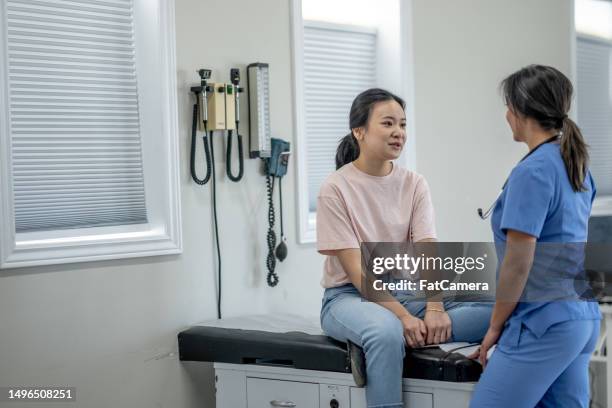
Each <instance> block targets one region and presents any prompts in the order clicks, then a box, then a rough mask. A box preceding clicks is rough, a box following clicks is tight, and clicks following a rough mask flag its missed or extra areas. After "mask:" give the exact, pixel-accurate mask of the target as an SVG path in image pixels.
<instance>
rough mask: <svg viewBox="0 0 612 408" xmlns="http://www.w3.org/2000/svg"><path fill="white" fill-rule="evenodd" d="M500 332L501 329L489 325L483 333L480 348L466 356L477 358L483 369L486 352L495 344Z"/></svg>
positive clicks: (485, 364) (485, 363)
mask: <svg viewBox="0 0 612 408" xmlns="http://www.w3.org/2000/svg"><path fill="white" fill-rule="evenodd" d="M501 333H502V331H501V330H500V329H494V328H492V327H490V326H489V330H487V334H485V337H484V339H483V340H482V344H481V345H480V349H478V350H477V351H476V352H474V353H472V354H470V355H469V356H468V358H478V360H479V361H480V364H482V369H483V370H484V368H485V367H486V366H487V353H488V352H489V349H490V348H491V347H493V346H494V345H495V344H497V340H499V336H501Z"/></svg>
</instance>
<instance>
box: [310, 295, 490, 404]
mask: <svg viewBox="0 0 612 408" xmlns="http://www.w3.org/2000/svg"><path fill="white" fill-rule="evenodd" d="M398 300H399V301H400V302H401V303H402V305H403V306H404V307H405V308H406V310H408V311H409V312H410V313H411V314H412V315H413V316H417V317H419V318H423V316H424V314H425V307H426V303H425V302H423V301H414V300H412V299H410V298H403V299H398ZM444 307H445V309H446V310H447V312H448V315H449V317H450V319H451V322H452V337H451V339H450V341H467V342H480V341H481V340H482V338H483V337H484V335H485V333H486V331H487V328H488V327H489V320H490V318H491V311H492V309H493V303H458V302H444ZM321 327H322V328H323V331H325V333H326V334H327V335H328V336H331V337H333V338H334V339H336V340H339V341H344V342H345V341H347V340H350V341H351V342H353V343H354V344H357V345H359V346H361V347H362V348H363V351H364V353H365V357H366V373H367V377H368V383H367V386H366V390H365V391H366V400H367V403H368V407H369V408H387V407H389V408H391V407H402V406H403V404H402V368H403V360H404V355H405V347H406V343H405V340H404V329H403V326H402V323H401V322H400V320H399V319H398V318H397V316H395V315H394V314H393V313H392V312H390V311H389V310H387V309H385V308H384V307H382V306H380V305H378V304H376V303H373V302H368V301H366V300H364V299H363V298H362V297H361V294H360V293H359V292H358V291H357V289H356V288H355V287H354V286H353V285H350V284H349V285H344V286H340V287H337V288H331V289H326V290H325V293H324V295H323V305H322V308H321Z"/></svg>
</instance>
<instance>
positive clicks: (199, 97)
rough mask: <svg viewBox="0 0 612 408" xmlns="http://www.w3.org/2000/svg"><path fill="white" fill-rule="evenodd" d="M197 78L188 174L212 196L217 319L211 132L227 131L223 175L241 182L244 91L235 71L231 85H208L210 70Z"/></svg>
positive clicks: (206, 70) (218, 299) (218, 248)
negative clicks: (202, 167) (200, 159)
mask: <svg viewBox="0 0 612 408" xmlns="http://www.w3.org/2000/svg"><path fill="white" fill-rule="evenodd" d="M198 74H199V76H200V86H194V87H192V88H191V92H193V93H194V94H195V96H196V103H195V104H194V105H193V119H192V127H191V153H190V171H191V178H192V179H193V181H194V182H196V183H197V184H199V185H204V184H206V183H208V181H209V180H212V181H211V196H212V204H213V205H212V208H213V227H214V233H215V246H216V249H217V318H219V319H220V318H221V294H222V290H221V283H222V281H221V271H222V265H221V244H220V242H219V224H218V218H217V188H216V187H217V180H216V174H215V165H214V163H215V147H214V140H213V136H214V131H220V132H221V133H222V134H223V133H224V132H225V131H226V130H227V132H228V139H227V148H226V151H227V156H226V172H227V177H228V178H229V179H230V180H231V181H234V182H238V181H240V180H241V179H242V176H243V174H244V159H243V147H242V136H241V135H240V133H239V131H238V129H239V123H240V117H239V114H240V107H239V102H240V93H241V92H242V91H243V89H242V88H241V87H240V71H239V70H238V69H237V68H232V69H231V70H230V77H231V82H232V83H231V84H224V83H213V84H208V80H209V79H210V75H211V70H209V69H200V70H198ZM198 129H199V130H201V131H203V132H204V134H203V136H202V142H203V147H204V161H205V162H206V175H205V176H204V178H203V179H200V178H198V175H197V172H196V162H195V161H196V147H197V132H198ZM233 130H235V131H236V139H237V141H238V175H236V176H234V175H233V173H232V162H231V157H232V139H233V138H232V131H233Z"/></svg>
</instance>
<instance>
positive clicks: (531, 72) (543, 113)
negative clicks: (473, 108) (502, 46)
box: [501, 65, 589, 191]
mask: <svg viewBox="0 0 612 408" xmlns="http://www.w3.org/2000/svg"><path fill="white" fill-rule="evenodd" d="M501 89H502V93H503V96H504V99H505V102H506V105H508V107H509V109H510V110H512V111H513V112H515V113H519V114H520V115H522V116H525V117H529V118H532V119H534V120H536V121H537V122H538V124H539V125H540V126H541V127H542V129H544V130H551V129H556V130H560V131H561V132H562V135H561V142H560V144H561V156H562V157H563V162H564V163H565V168H566V170H567V174H568V176H569V180H570V183H571V185H572V188H573V189H574V191H583V190H584V178H585V177H586V173H587V167H588V161H589V153H588V151H587V144H586V143H585V141H584V138H583V137H582V133H581V132H580V129H579V128H578V126H577V125H576V123H575V122H574V121H573V120H571V119H570V118H568V117H567V113H568V112H569V109H570V105H571V101H572V93H573V86H572V83H571V81H570V80H569V79H567V77H566V76H565V75H563V74H562V73H561V72H559V71H558V70H557V69H555V68H553V67H547V66H543V65H529V66H528V67H525V68H523V69H521V70H519V71H517V72H515V73H514V74H512V75H510V76H509V77H508V78H506V79H504V80H503V81H502V83H501Z"/></svg>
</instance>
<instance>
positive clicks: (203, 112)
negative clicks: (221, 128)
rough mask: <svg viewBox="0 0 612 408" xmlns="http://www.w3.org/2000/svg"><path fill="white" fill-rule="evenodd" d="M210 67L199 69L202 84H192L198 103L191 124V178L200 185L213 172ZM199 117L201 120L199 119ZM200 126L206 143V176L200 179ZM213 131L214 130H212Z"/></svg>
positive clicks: (194, 108)
mask: <svg viewBox="0 0 612 408" xmlns="http://www.w3.org/2000/svg"><path fill="white" fill-rule="evenodd" d="M210 74H211V71H210V69H200V70H198V75H200V86H192V87H191V92H193V93H195V96H196V103H195V104H194V105H193V120H192V124H191V157H190V168H191V178H192V179H193V181H195V182H196V183H198V184H200V185H204V184H206V183H208V180H209V179H210V174H211V160H210V150H209V147H208V136H207V133H208V93H209V92H212V91H213V88H212V87H211V86H210V85H208V84H207V81H208V80H209V79H210ZM198 119H199V120H198ZM198 128H200V129H201V130H203V131H204V135H203V136H202V141H203V144H204V160H205V161H206V176H204V178H203V179H199V178H198V175H197V173H196V165H195V154H196V136H197V132H198ZM211 133H212V132H211Z"/></svg>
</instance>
